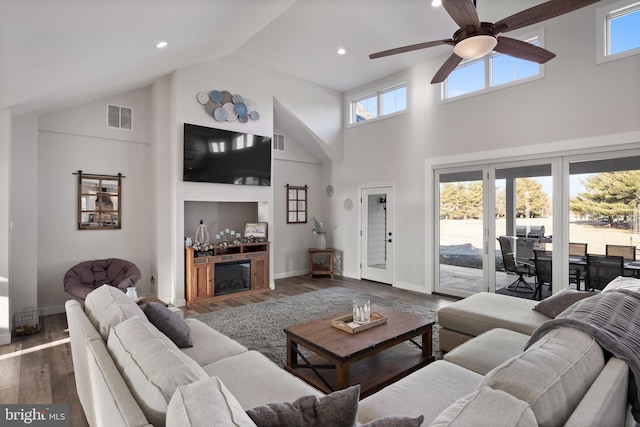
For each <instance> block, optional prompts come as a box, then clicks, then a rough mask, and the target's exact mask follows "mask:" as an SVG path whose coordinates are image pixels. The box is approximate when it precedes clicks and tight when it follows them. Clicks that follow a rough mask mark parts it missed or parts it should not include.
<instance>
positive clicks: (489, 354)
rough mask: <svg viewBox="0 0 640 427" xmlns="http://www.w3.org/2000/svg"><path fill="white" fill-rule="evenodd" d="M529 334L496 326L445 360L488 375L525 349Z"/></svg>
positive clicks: (463, 345) (453, 351)
mask: <svg viewBox="0 0 640 427" xmlns="http://www.w3.org/2000/svg"><path fill="white" fill-rule="evenodd" d="M529 338H531V337H530V336H529V335H525V334H521V333H519V332H514V331H510V330H508V329H502V328H496V329H491V330H490V331H487V332H484V333H482V334H480V335H478V336H477V337H475V338H473V339H471V340H469V341H467V342H465V343H463V344H462V345H460V346H458V347H456V348H454V349H453V350H451V351H450V352H448V353H446V354H445V355H444V360H446V361H448V362H451V363H455V364H456V365H458V366H462V367H463V368H467V369H470V370H472V371H473V372H477V373H479V374H481V375H486V374H487V373H488V372H489V371H491V370H492V369H493V368H495V367H497V366H499V365H500V364H501V363H503V362H504V361H506V360H507V359H510V358H511V357H513V356H516V355H518V354H520V353H522V352H523V351H524V347H525V345H526V344H527V342H528V341H529Z"/></svg>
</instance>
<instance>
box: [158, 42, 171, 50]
mask: <svg viewBox="0 0 640 427" xmlns="http://www.w3.org/2000/svg"><path fill="white" fill-rule="evenodd" d="M168 44H169V43H167V42H166V41H164V40H163V41H161V42H158V44H157V45H156V47H157V48H158V49H162V48H163V47H165V46H167V45H168Z"/></svg>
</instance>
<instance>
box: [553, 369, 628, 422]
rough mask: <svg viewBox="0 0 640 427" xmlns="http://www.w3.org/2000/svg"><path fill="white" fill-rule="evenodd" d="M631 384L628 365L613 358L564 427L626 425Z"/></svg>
mask: <svg viewBox="0 0 640 427" xmlns="http://www.w3.org/2000/svg"><path fill="white" fill-rule="evenodd" d="M628 383H629V366H627V364H626V363H625V362H623V361H622V360H620V359H617V358H615V357H612V358H611V359H610V360H609V362H607V364H606V365H605V366H604V368H603V369H602V371H601V372H600V374H599V375H598V377H597V378H596V379H595V381H594V382H593V384H591V387H590V388H589V390H587V392H586V393H585V395H584V396H583V397H582V400H581V401H580V403H579V404H578V406H577V407H576V409H575V410H574V411H573V413H572V414H571V416H570V417H569V419H568V420H567V423H566V424H565V427H589V426H593V427H598V426H604V425H611V426H623V425H625V417H626V416H627V387H628Z"/></svg>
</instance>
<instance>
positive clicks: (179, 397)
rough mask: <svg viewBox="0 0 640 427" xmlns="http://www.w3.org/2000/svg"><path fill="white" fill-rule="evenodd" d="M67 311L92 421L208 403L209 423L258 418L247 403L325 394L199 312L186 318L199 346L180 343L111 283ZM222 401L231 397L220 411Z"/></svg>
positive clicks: (173, 420) (173, 415) (169, 418)
mask: <svg viewBox="0 0 640 427" xmlns="http://www.w3.org/2000/svg"><path fill="white" fill-rule="evenodd" d="M66 313H67V320H68V323H69V336H70V338H71V355H72V359H73V367H74V373H75V380H76V386H77V390H78V397H79V398H80V403H81V404H82V407H83V409H84V413H85V415H86V417H87V421H88V423H89V425H90V426H105V427H116V426H149V425H154V426H163V425H179V426H182V425H189V424H188V423H187V421H185V413H186V412H196V411H193V410H191V411H188V410H187V409H186V408H193V407H194V405H195V407H196V408H199V409H202V405H203V404H205V403H206V404H207V405H208V407H207V408H206V409H207V411H202V412H203V413H206V414H208V418H207V420H206V421H207V423H206V424H200V425H216V424H217V425H254V424H253V423H252V422H251V420H250V419H248V418H247V417H246V414H244V410H247V409H251V408H254V407H256V406H260V405H265V404H267V403H272V402H277V401H294V400H295V399H297V398H299V397H300V396H304V395H313V396H322V393H320V392H319V391H317V390H316V389H314V388H313V387H311V386H309V385H307V384H306V383H305V382H303V381H301V380H299V379H298V378H296V377H294V376H293V375H291V374H289V373H288V372H286V371H285V370H284V369H281V368H280V367H278V366H276V365H275V364H274V363H273V362H271V361H270V360H269V359H267V358H266V357H265V356H263V355H262V354H260V353H258V352H255V351H249V350H247V348H246V347H244V346H242V345H240V344H238V343H237V342H236V341H234V340H232V339H231V338H228V337H226V336H225V335H222V334H221V333H219V332H217V331H215V330H213V329H211V328H209V327H208V326H206V325H205V324H204V323H202V322H200V321H198V320H196V319H185V322H186V323H187V324H188V325H189V328H190V332H191V339H192V343H193V346H192V347H189V348H178V347H177V346H176V345H175V344H174V343H173V342H172V341H171V340H169V338H167V336H165V335H164V334H163V333H161V332H160V331H159V330H158V329H157V328H156V327H154V326H153V325H152V324H151V323H150V322H148V321H147V320H146V316H145V314H144V312H143V311H142V310H141V309H140V307H138V305H137V304H136V303H135V302H134V301H133V300H131V299H130V298H129V297H127V296H126V295H125V294H124V293H123V292H122V291H120V290H118V289H116V288H114V287H112V286H109V285H104V286H102V287H100V288H98V289H97V290H95V291H93V292H91V293H90V294H89V295H88V296H87V299H86V301H85V305H84V307H83V306H82V305H81V304H80V303H78V302H77V301H75V300H69V301H67V302H66ZM178 389H180V391H179V392H176V390H178ZM214 393H218V394H219V395H220V396H221V398H220V399H214V398H213V394H214ZM174 395H175V396H174ZM174 397H175V399H174V400H172V399H173V398H174ZM204 397H206V398H207V399H203V398H204ZM215 402H225V403H224V405H223V407H221V408H218V409H219V410H217V411H215V409H216V408H214V407H213V406H214V405H215ZM230 402H231V403H230ZM170 403H171V409H169V404H170ZM212 411H214V412H213V413H214V414H216V415H214V416H213V418H211V417H212V415H211V414H212ZM230 414H232V415H230ZM186 419H189V418H188V417H187V418H186ZM197 421H198V418H194V419H193V420H192V421H191V422H192V423H193V424H192V425H198V424H197Z"/></svg>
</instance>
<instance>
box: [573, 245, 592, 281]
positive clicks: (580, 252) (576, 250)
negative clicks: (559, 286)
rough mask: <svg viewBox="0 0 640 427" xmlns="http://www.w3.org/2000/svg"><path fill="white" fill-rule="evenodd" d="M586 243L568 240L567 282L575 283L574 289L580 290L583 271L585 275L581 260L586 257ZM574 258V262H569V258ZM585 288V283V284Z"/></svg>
mask: <svg viewBox="0 0 640 427" xmlns="http://www.w3.org/2000/svg"><path fill="white" fill-rule="evenodd" d="M587 245H588V243H571V242H569V263H570V264H569V283H575V284H576V289H577V290H580V282H582V279H583V277H584V276H583V273H585V275H586V271H585V268H584V267H583V265H584V264H583V262H584V261H585V260H586V257H587ZM572 258H576V261H579V262H575V263H573V264H572V263H571V259H572ZM585 289H586V284H585Z"/></svg>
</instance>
